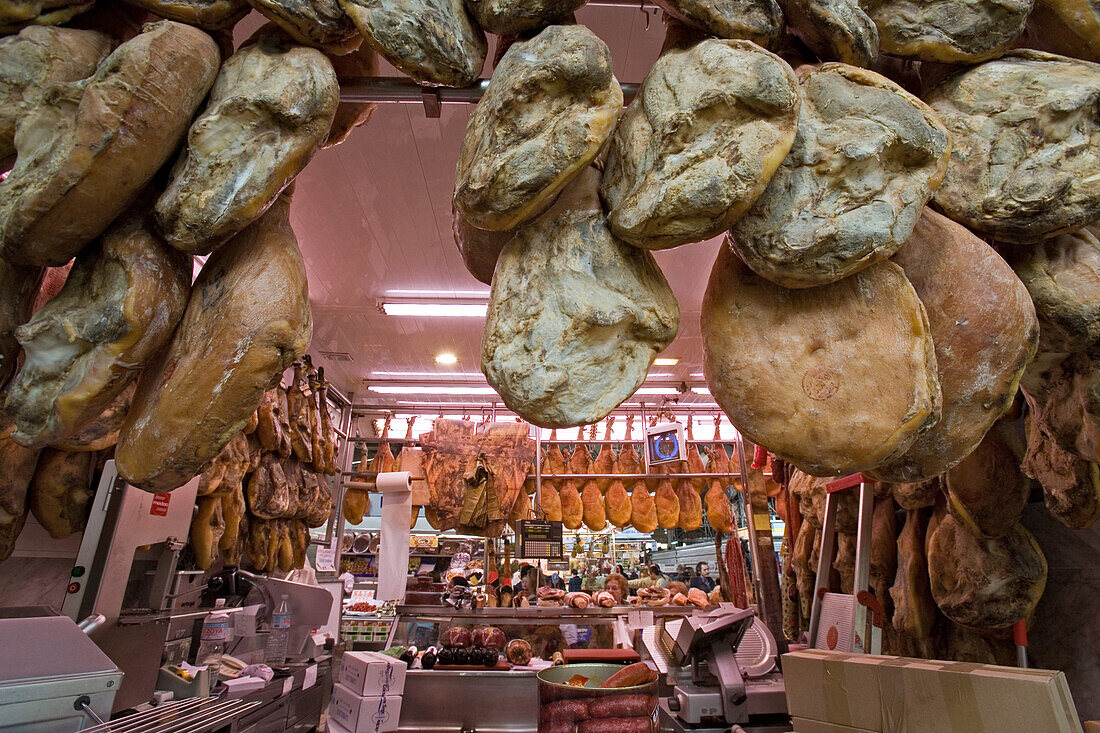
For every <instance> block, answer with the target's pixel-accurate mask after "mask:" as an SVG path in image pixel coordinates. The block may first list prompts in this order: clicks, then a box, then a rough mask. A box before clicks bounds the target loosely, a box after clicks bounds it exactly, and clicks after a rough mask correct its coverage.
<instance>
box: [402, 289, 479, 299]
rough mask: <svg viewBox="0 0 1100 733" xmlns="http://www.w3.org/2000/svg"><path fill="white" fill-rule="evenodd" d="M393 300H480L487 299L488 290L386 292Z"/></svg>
mask: <svg viewBox="0 0 1100 733" xmlns="http://www.w3.org/2000/svg"><path fill="white" fill-rule="evenodd" d="M386 295H387V296H393V297H395V298H481V299H484V300H488V299H489V291H488V290H387V291H386Z"/></svg>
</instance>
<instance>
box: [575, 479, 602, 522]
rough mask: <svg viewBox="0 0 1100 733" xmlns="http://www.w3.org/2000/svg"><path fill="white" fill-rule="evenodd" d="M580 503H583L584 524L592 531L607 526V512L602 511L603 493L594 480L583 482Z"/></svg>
mask: <svg viewBox="0 0 1100 733" xmlns="http://www.w3.org/2000/svg"><path fill="white" fill-rule="evenodd" d="M581 503H582V504H583V507H584V509H583V513H584V525H585V526H586V527H588V528H589V529H590V530H592V531H593V532H600V531H602V530H603V529H604V528H605V527H606V526H607V513H606V512H605V511H604V500H603V494H602V493H600V487H599V486H597V485H596V482H595V480H593V479H589V480H588V481H585V482H584V488H583V489H581Z"/></svg>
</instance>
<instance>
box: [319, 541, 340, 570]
mask: <svg viewBox="0 0 1100 733" xmlns="http://www.w3.org/2000/svg"><path fill="white" fill-rule="evenodd" d="M317 570H318V571H320V572H328V573H335V572H336V550H334V549H332V548H331V547H318V548H317Z"/></svg>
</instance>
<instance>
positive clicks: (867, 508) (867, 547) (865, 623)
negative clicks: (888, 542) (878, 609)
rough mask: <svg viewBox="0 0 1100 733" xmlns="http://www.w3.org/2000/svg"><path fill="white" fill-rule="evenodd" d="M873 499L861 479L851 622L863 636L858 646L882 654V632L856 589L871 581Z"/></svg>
mask: <svg viewBox="0 0 1100 733" xmlns="http://www.w3.org/2000/svg"><path fill="white" fill-rule="evenodd" d="M874 501H875V496H874V491H873V490H872V488H871V484H870V483H869V482H867V481H861V482H860V483H859V524H858V525H857V526H856V532H857V534H856V577H855V582H854V583H853V587H852V594H853V595H854V596H855V597H856V603H855V606H854V609H855V613H854V618H853V619H852V624H853V626H854V627H855V629H856V633H857V634H858V635H859V636H860V637H862V640H861V641H860V644H859V646H860V649H862V650H866V651H867V653H868V654H881V653H882V635H881V631H880V630H877V629H876V628H875V627H874V626H873V625H872V624H871V620H872V619H871V614H870V613H868V610H867V607H866V606H864V605H863V604H862V603H860V602H859V600H858V599H859V592H860V591H866V590H868V585H869V583H870V581H871V521H872V519H871V517H872V514H873V513H874Z"/></svg>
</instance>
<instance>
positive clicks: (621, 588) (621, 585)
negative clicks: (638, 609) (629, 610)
mask: <svg viewBox="0 0 1100 733" xmlns="http://www.w3.org/2000/svg"><path fill="white" fill-rule="evenodd" d="M603 589H604V590H605V591H607V592H608V593H610V594H611V595H613V596H615V605H618V606H622V605H625V604H626V597H627V596H628V595H630V583H629V581H628V580H627V579H626V576H625V575H623V574H622V573H611V575H608V576H607V580H605V581H604V584H603Z"/></svg>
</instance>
